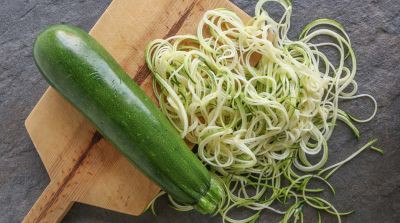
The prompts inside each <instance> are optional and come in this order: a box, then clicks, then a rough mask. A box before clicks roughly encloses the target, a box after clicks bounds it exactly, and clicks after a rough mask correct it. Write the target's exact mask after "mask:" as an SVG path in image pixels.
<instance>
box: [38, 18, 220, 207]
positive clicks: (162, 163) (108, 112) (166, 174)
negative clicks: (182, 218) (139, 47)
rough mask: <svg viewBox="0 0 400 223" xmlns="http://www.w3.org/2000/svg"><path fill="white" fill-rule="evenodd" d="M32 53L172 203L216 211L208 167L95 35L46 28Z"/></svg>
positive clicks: (63, 92) (216, 197) (60, 27)
mask: <svg viewBox="0 0 400 223" xmlns="http://www.w3.org/2000/svg"><path fill="white" fill-rule="evenodd" d="M33 54H34V59H35V62H36V65H37V67H38V68H39V70H40V72H41V73H42V74H43V76H44V78H45V79H46V80H47V81H48V82H49V84H50V85H51V86H52V87H53V88H55V89H56V90H57V91H58V92H59V93H60V94H61V95H63V96H64V97H65V98H66V99H67V100H68V101H69V102H70V103H71V104H73V105H74V106H75V107H76V108H77V109H78V110H79V111H80V112H81V113H83V114H84V115H85V116H86V117H87V118H88V119H89V120H90V121H91V122H92V123H93V124H94V126H95V127H96V129H97V130H98V131H99V132H100V133H101V134H102V135H103V136H104V137H105V138H106V139H107V140H108V141H109V142H111V143H112V144H113V145H114V146H115V147H116V148H117V149H118V150H119V151H120V152H121V153H122V154H123V155H124V156H125V157H127V158H128V159H129V160H130V161H131V162H132V163H134V164H135V166H136V167H138V168H139V169H140V170H141V171H142V172H143V173H144V174H146V175H147V176H148V177H149V178H150V179H152V180H153V181H154V182H155V183H157V184H158V185H159V186H160V187H161V188H162V189H163V190H165V191H166V192H167V193H168V194H170V195H171V196H172V197H173V198H174V199H176V200H177V201H179V202H181V203H184V204H189V205H195V206H196V204H198V203H199V201H200V200H201V203H202V204H201V207H198V208H197V209H198V210H199V211H200V212H202V213H213V212H214V211H215V208H216V207H217V206H218V205H219V204H218V202H216V201H215V200H217V201H218V200H219V196H220V195H218V194H217V195H213V196H212V199H208V197H210V194H209V193H211V192H210V191H211V190H210V186H211V184H212V183H211V176H210V174H209V172H208V171H207V169H206V168H205V167H204V166H203V164H202V163H201V162H200V160H198V159H197V157H196V156H195V155H194V154H193V153H192V152H191V151H190V150H189V148H188V147H187V145H186V144H185V142H184V141H183V140H182V139H181V138H180V136H179V134H178V133H177V131H176V130H175V129H174V128H173V126H172V125H171V124H170V123H169V121H168V120H167V118H166V117H165V116H164V115H163V114H162V113H161V111H160V110H159V109H158V108H157V106H156V105H155V104H154V103H153V102H152V101H151V100H150V98H149V97H147V96H146V95H145V93H144V92H143V91H142V90H141V89H140V87H139V86H138V85H137V84H136V83H135V82H134V81H132V80H131V79H130V77H129V76H128V75H127V74H126V73H125V71H124V70H123V69H122V68H121V67H120V66H119V65H118V63H117V62H116V61H115V60H114V59H113V58H112V56H111V55H110V54H109V53H108V52H107V51H106V50H105V49H104V48H103V47H102V46H101V45H100V44H99V43H98V42H97V41H96V40H95V39H94V38H92V37H91V36H90V35H88V34H87V33H86V32H85V31H83V30H81V29H79V28H76V27H73V26H69V25H54V26H50V27H49V28H47V29H46V30H45V31H43V32H42V33H41V34H39V36H38V37H37V39H36V41H35V44H34V49H33ZM218 187H219V186H217V190H216V191H218V190H219V189H220V188H218ZM211 188H212V187H211ZM213 190H214V191H215V188H214V189H213ZM213 193H214V192H213ZM204 199H206V200H205V201H204Z"/></svg>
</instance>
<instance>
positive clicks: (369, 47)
mask: <svg viewBox="0 0 400 223" xmlns="http://www.w3.org/2000/svg"><path fill="white" fill-rule="evenodd" d="M109 2H110V0H88V1H83V0H80V1H78V0H74V1H58V0H52V1H50V0H24V1H23V0H1V1H0V5H1V7H0V223H14V222H20V221H21V220H22V218H23V217H24V216H25V214H26V213H27V212H28V210H29V209H30V207H31V206H32V205H33V203H34V202H35V200H36V199H37V198H38V196H39V195H40V194H41V192H42V191H43V189H44V188H45V187H46V185H47V183H48V181H49V178H48V176H47V174H46V171H45V169H44V167H43V165H42V163H41V161H40V159H39V156H38V155H37V153H36V151H35V148H34V146H33V145H32V143H31V141H30V139H29V137H28V135H27V133H26V130H25V128H24V120H25V118H26V117H27V116H28V114H29V112H30V111H31V109H32V108H33V106H34V105H35V104H36V102H37V101H38V99H39V98H40V97H41V95H42V94H43V92H44V90H45V89H46V88H47V86H48V85H47V83H46V82H45V81H44V80H43V78H42V77H41V76H40V75H39V73H38V71H37V69H36V68H35V65H34V62H33V58H32V53H31V48H32V43H33V40H34V37H35V36H36V35H37V34H38V32H39V31H40V30H41V29H43V27H45V26H47V25H49V24H54V23H71V24H74V25H77V26H80V27H82V28H84V29H85V30H89V29H90V27H92V25H93V24H94V23H95V21H96V20H97V18H98V17H99V16H100V15H101V13H102V12H103V10H104V9H105V8H106V7H107V5H108V4H109ZM234 2H235V3H236V4H237V5H238V6H239V7H241V8H242V9H244V10H245V11H246V12H248V13H250V14H252V13H253V9H254V5H255V2H256V1H255V0H254V1H246V0H234ZM320 17H329V18H333V19H336V20H338V21H340V22H342V23H343V24H344V25H345V27H346V29H347V31H348V32H349V35H350V37H351V39H352V40H353V44H354V48H355V49H356V53H357V55H358V61H359V67H358V76H357V78H356V79H357V81H358V83H359V86H360V92H363V93H371V94H373V95H374V96H375V97H376V99H377V100H378V102H379V113H378V115H377V116H376V118H375V119H374V120H373V121H372V122H370V123H367V124H360V125H358V126H359V127H360V130H361V132H362V138H361V140H360V141H359V142H357V141H356V140H354V138H353V137H352V135H351V133H350V131H349V130H348V129H347V128H345V127H344V126H343V125H339V126H338V128H337V129H336V132H335V134H334V137H333V139H332V140H331V141H330V146H331V147H330V148H331V150H330V151H331V155H330V162H335V161H338V160H340V159H343V158H345V157H346V156H347V155H349V154H350V153H351V152H352V151H354V150H355V149H356V148H357V147H359V146H360V145H362V144H363V143H365V142H366V141H367V140H368V139H369V138H371V137H376V138H378V139H379V146H380V147H382V148H383V149H384V150H385V155H384V156H383V157H381V156H379V155H377V154H375V153H373V152H370V151H368V152H365V153H363V154H362V155H360V156H359V157H358V158H356V159H355V160H354V161H353V162H351V163H350V164H348V165H346V166H345V167H344V168H343V169H342V170H341V171H340V174H337V175H335V176H334V177H332V179H331V182H332V183H333V185H334V186H335V187H336V189H337V195H336V197H335V198H333V203H334V204H336V206H337V207H338V208H339V209H340V210H349V209H352V208H354V209H355V210H356V213H355V214H353V215H351V216H350V217H346V218H345V219H344V222H360V223H361V222H362V223H365V222H371V223H375V222H382V223H394V222H399V221H400V211H399V209H400V163H399V162H400V151H399V149H400V146H399V144H400V115H399V113H400V88H399V87H400V64H399V59H400V3H399V1H398V0H363V1H353V0H340V1H339V0H334V1H332V0H319V1H313V0H298V1H294V16H293V19H292V30H291V35H292V36H296V34H297V33H298V32H299V31H300V29H301V27H303V26H304V25H305V24H306V23H307V22H310V21H311V20H313V19H316V18H320ZM368 103H369V102H368V101H362V100H361V101H357V102H352V103H347V104H344V105H343V106H344V107H345V108H346V110H349V111H353V112H355V113H357V114H359V115H364V116H366V115H367V114H368V113H369V112H370V111H369V110H365V108H368V105H369V104H368ZM157 210H158V216H157V217H154V216H153V215H152V214H150V213H145V214H144V215H142V216H140V217H132V216H128V215H123V214H119V213H114V212H111V211H107V210H102V209H99V208H94V207H90V206H86V205H81V204H76V205H74V207H73V208H72V210H71V211H70V212H69V213H68V214H67V216H66V217H65V219H64V220H63V222H65V223H67V222H82V223H83V222H86V223H90V222H96V223H102V222H113V223H118V222H121V223H122V222H137V223H139V222H143V223H147V222H193V223H195V222H220V219H219V218H218V217H214V218H209V217H205V216H201V215H200V214H197V213H195V212H189V213H178V212H175V211H174V210H172V209H171V208H169V207H168V203H167V201H166V200H165V199H161V200H160V201H159V202H158V203H157ZM243 214H244V213H243V212H238V215H243ZM274 219H275V220H274ZM326 219H327V220H326V222H334V220H333V218H326ZM260 222H276V216H272V215H271V214H270V213H266V214H264V215H263V217H262V218H261V220H260ZM306 222H315V218H314V214H312V215H311V216H309V217H307V221H306Z"/></svg>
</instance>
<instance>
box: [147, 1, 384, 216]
mask: <svg viewBox="0 0 400 223" xmlns="http://www.w3.org/2000/svg"><path fill="white" fill-rule="evenodd" d="M266 2H277V3H279V4H280V5H281V6H282V8H283V9H284V13H283V15H282V17H281V19H280V20H279V21H276V20H274V19H273V18H272V17H271V16H270V15H269V14H268V12H267V11H266V10H265V9H264V6H265V5H264V4H265V3H266ZM291 14H292V5H291V2H289V1H285V0H260V1H259V2H258V4H257V5H256V8H255V16H254V17H253V18H252V19H251V20H250V21H248V22H246V23H245V22H243V21H242V20H241V18H239V17H238V16H237V15H236V14H235V13H234V12H232V11H229V10H227V9H215V10H210V11H207V12H206V13H205V14H204V17H203V18H202V20H201V21H200V23H199V24H198V28H197V34H196V35H177V36H173V37H170V38H168V39H165V40H163V39H157V40H154V41H152V42H151V43H150V44H149V46H148V48H147V50H146V62H147V65H148V67H149V69H150V70H151V72H152V74H153V77H154V80H155V81H154V82H153V88H154V92H155V95H156V97H157V99H158V102H159V105H160V108H161V110H162V111H163V113H164V114H165V115H166V116H167V117H168V119H169V120H170V122H171V123H172V124H173V125H174V127H175V128H176V129H177V130H178V131H179V133H180V134H181V136H182V138H185V140H187V141H188V142H190V143H192V144H197V145H198V152H197V155H198V157H199V158H200V159H201V160H202V161H203V162H204V163H205V164H206V165H207V166H208V167H209V168H210V170H211V171H212V172H213V174H215V175H216V176H218V178H219V179H220V180H221V182H223V185H224V186H225V193H226V194H225V196H224V197H225V200H224V201H223V202H222V204H221V206H220V207H219V210H218V212H217V213H219V214H220V215H221V216H222V219H223V221H224V222H237V223H242V222H255V221H256V219H258V217H259V216H260V212H261V211H262V210H264V209H268V210H270V211H272V212H275V213H277V214H281V215H282V220H281V222H289V221H293V222H303V215H304V214H303V212H302V209H303V207H304V206H305V205H308V206H311V207H313V208H315V209H316V210H317V211H318V216H319V217H318V219H319V221H321V217H320V214H319V212H320V211H325V212H328V213H330V214H333V215H335V216H337V220H338V222H341V216H343V215H346V214H349V213H351V212H345V213H342V212H339V211H338V210H337V209H335V207H334V206H333V205H332V204H331V203H330V202H328V201H327V200H325V199H323V198H322V197H321V192H322V190H323V189H320V188H311V187H310V186H309V182H310V181H321V182H322V183H323V184H326V185H327V188H329V189H330V190H331V191H332V192H333V193H334V189H333V187H332V185H331V184H330V183H329V182H328V181H327V179H328V178H329V177H330V176H331V175H332V174H333V173H334V172H335V171H336V170H337V169H338V168H340V167H341V166H342V165H343V164H345V163H346V162H348V161H350V160H351V159H352V158H354V157H355V156H356V155H358V154H359V153H360V152H362V151H364V150H366V149H367V148H371V149H373V150H375V151H377V152H382V151H381V150H380V149H379V148H376V147H374V146H373V144H374V143H375V141H376V140H372V141H370V142H368V143H367V144H366V145H364V146H363V147H362V148H360V149H359V150H357V151H356V152H355V153H353V154H352V155H351V156H350V157H348V158H347V159H345V160H343V161H341V162H339V163H336V164H334V165H331V166H328V167H326V163H327V160H328V146H327V141H328V140H329V138H330V137H331V135H332V132H333V130H334V127H335V125H336V122H337V121H338V120H340V121H342V122H344V123H345V124H347V125H348V126H349V127H350V128H351V129H352V130H353V132H354V134H355V135H356V136H357V137H359V131H358V130H357V128H356V126H355V125H354V124H353V122H358V123H360V122H368V121H369V120H371V119H372V118H373V117H374V116H375V114H376V111H377V103H376V101H375V99H374V98H373V97H372V96H370V95H368V94H356V93H357V83H356V82H355V80H354V76H355V74H356V68H357V67H356V57H355V54H354V52H353V50H352V46H351V43H350V40H349V37H348V35H347V34H346V32H345V30H344V28H343V27H342V26H341V25H340V24H339V23H338V22H336V21H333V20H329V19H319V20H315V21H313V22H311V23H310V24H308V25H307V26H305V28H304V30H303V31H302V32H301V34H300V37H299V39H298V40H295V41H293V40H290V39H289V38H288V36H287V34H288V30H289V28H290V17H291ZM321 36H325V37H328V41H318V43H313V42H316V41H317V38H319V37H321ZM322 48H330V50H331V51H332V50H334V51H336V54H337V55H338V57H339V58H338V60H337V59H336V60H337V61H335V62H334V61H333V59H330V57H329V56H328V54H326V53H323V51H322ZM335 58H336V57H335ZM360 97H367V98H369V99H371V100H372V101H373V104H374V111H373V114H372V115H371V117H369V118H367V119H364V120H361V119H357V118H355V117H352V116H350V115H348V114H347V113H346V112H345V111H343V110H341V109H340V108H339V106H338V102H339V100H349V99H356V98H360ZM161 194H163V193H161ZM161 194H160V195H161ZM170 200H171V202H172V204H173V206H174V207H175V208H176V209H178V210H181V211H188V210H191V209H192V207H191V206H185V205H182V204H179V203H177V202H176V201H174V200H173V199H172V198H171V197H170ZM238 207H245V208H248V209H251V210H254V211H255V213H254V214H252V215H251V216H249V217H247V218H245V219H234V218H233V217H231V215H230V213H231V212H230V211H231V210H232V209H235V208H238Z"/></svg>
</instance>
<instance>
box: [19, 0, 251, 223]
mask: <svg viewBox="0 0 400 223" xmlns="http://www.w3.org/2000/svg"><path fill="white" fill-rule="evenodd" d="M220 7H224V8H228V9H231V10H233V11H235V12H237V13H238V15H239V16H241V17H242V18H243V19H245V20H246V19H248V16H247V15H246V14H245V13H244V12H243V11H241V10H240V9H239V8H237V7H236V6H234V5H233V4H232V3H230V2H229V1H227V0H179V1H176V0H145V1H144V0H114V1H113V2H112V3H111V4H110V6H109V7H108V8H107V9H106V11H105V12H104V14H103V15H102V16H101V18H100V19H99V20H98V22H97V23H96V25H95V26H94V27H93V29H92V30H91V31H90V34H91V35H92V36H93V37H94V38H96V39H97V40H98V41H99V42H100V43H101V44H102V45H103V46H104V47H105V48H106V49H107V50H108V51H109V52H110V53H111V55H113V56H114V58H115V59H116V60H117V62H119V63H120V65H121V66H122V67H123V68H124V69H125V71H126V72H127V73H128V74H129V75H130V76H131V77H132V78H133V80H135V81H136V82H137V83H138V84H140V85H141V87H142V89H144V90H145V91H146V93H147V94H148V95H149V96H151V97H152V98H153V99H154V96H153V94H152V89H151V77H150V72H149V70H148V69H147V67H146V64H145V60H144V50H145V47H146V45H147V43H148V42H149V41H151V40H153V39H156V38H166V37H169V36H172V35H176V34H179V33H181V34H185V33H186V34H187V33H195V30H196V26H197V23H198V22H199V21H200V19H201V18H202V16H203V13H204V12H205V11H206V10H209V9H214V8H220ZM25 125H26V128H27V130H28V133H29V135H30V137H31V138H32V141H33V143H34V145H35V147H36V149H37V151H38V153H39V155H40V158H41V159H42V161H43V163H44V166H45V168H46V170H47V172H48V173H49V175H50V179H51V181H50V184H49V185H48V186H47V188H46V189H45V190H44V192H43V193H42V195H41V196H40V197H39V198H38V200H37V201H36V203H35V204H34V206H33V207H32V209H31V210H30V211H29V213H28V214H27V216H26V217H25V218H24V220H23V222H25V223H27V222H60V221H61V220H62V218H63V217H64V215H65V214H66V213H67V212H68V210H69V209H70V208H71V206H72V205H73V203H74V202H80V203H84V204H89V205H94V206H97V207H101V208H106V209H110V210H114V211H118V212H122V213H126V214H131V215H140V214H141V213H142V212H143V211H144V209H145V208H146V206H147V205H148V204H149V202H150V201H151V200H152V199H153V198H154V196H155V195H156V194H157V193H158V192H159V188H158V187H157V186H156V185H155V184H153V183H152V182H151V181H150V180H149V179H147V178H146V177H145V176H144V175H142V174H141V173H140V172H139V171H138V170H137V169H136V168H135V167H134V166H133V165H132V164H130V163H129V162H128V161H127V160H126V159H125V158H124V157H122V156H121V155H120V154H119V153H118V152H117V151H116V150H115V149H114V148H113V147H112V146H111V145H110V144H109V143H108V142H107V141H106V140H104V139H103V138H102V136H101V135H99V134H97V133H96V134H95V132H96V131H95V129H94V128H93V126H92V125H91V124H90V123H89V122H88V121H87V120H86V119H85V118H84V117H83V116H82V115H81V114H80V113H79V112H78V111H77V110H76V109H75V108H74V107H72V105H70V104H69V103H68V102H67V101H66V100H64V99H63V98H62V97H61V96H60V95H59V94H58V93H57V92H56V91H55V90H54V89H52V88H49V89H47V91H46V92H45V94H44V95H43V97H42V98H41V99H40V101H39V102H38V103H37V105H36V106H35V108H34V109H33V111H32V112H31V113H30V115H29V117H28V118H27V119H26V122H25Z"/></svg>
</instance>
